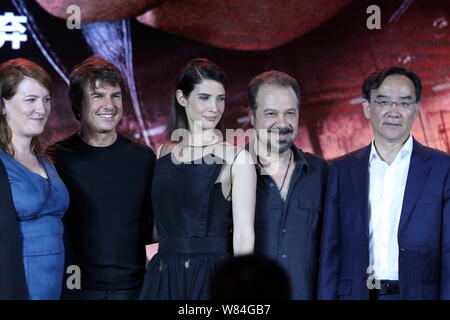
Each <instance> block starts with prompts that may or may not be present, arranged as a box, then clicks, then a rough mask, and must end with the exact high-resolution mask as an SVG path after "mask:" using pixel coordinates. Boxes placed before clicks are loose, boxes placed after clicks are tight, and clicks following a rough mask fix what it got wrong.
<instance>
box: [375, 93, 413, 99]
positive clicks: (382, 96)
mask: <svg viewBox="0 0 450 320" xmlns="http://www.w3.org/2000/svg"><path fill="white" fill-rule="evenodd" d="M377 98H383V99H390V98H391V97H388V96H385V95H382V94H379V95H377ZM400 99H402V100H406V99H409V100H412V98H411V96H404V97H400Z"/></svg>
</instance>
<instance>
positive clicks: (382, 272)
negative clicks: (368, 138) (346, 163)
mask: <svg viewBox="0 0 450 320" xmlns="http://www.w3.org/2000/svg"><path fill="white" fill-rule="evenodd" d="M412 147H413V139H412V136H411V135H410V136H409V138H408V140H407V141H406V142H405V144H404V145H403V147H402V148H401V150H400V151H399V152H398V154H397V156H396V157H395V159H394V161H393V162H392V163H391V164H390V165H389V164H387V163H386V162H384V161H383V160H381V158H380V156H379V155H378V153H377V150H376V148H375V144H374V140H372V147H371V151H370V157H369V250H370V265H371V266H373V271H374V272H375V274H374V275H375V279H380V280H398V242H397V233H398V226H399V222H400V214H401V212H402V205H403V195H404V193H405V186H406V180H407V178H408V170H409V163H410V160H411V152H412Z"/></svg>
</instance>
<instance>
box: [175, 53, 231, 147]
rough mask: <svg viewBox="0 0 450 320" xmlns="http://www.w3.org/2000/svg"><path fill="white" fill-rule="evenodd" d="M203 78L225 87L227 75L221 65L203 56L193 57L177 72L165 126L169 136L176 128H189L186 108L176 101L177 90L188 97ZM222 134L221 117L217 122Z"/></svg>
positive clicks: (223, 131) (223, 130) (223, 132)
mask: <svg viewBox="0 0 450 320" xmlns="http://www.w3.org/2000/svg"><path fill="white" fill-rule="evenodd" d="M203 80H214V81H217V82H219V83H220V84H222V85H223V87H224V89H225V90H226V89H227V77H226V75H225V72H224V71H223V69H222V68H221V67H219V66H218V65H217V64H215V63H214V62H212V61H211V60H208V59H204V58H195V59H192V60H190V61H189V62H188V63H187V64H186V65H185V66H184V67H183V69H182V70H181V72H180V73H179V74H178V77H177V79H176V81H175V88H174V89H175V90H174V92H173V96H174V99H173V106H172V112H171V115H170V122H169V125H168V127H167V135H168V137H169V139H170V136H171V134H172V132H173V131H175V130H176V129H189V124H188V120H187V116H186V109H185V108H184V107H183V106H181V105H180V104H179V103H178V100H177V98H176V92H177V90H181V92H183V95H184V96H185V97H188V96H189V95H190V94H191V92H192V91H193V90H194V87H195V85H197V84H200V83H201V82H202V81H203ZM216 128H217V129H219V130H220V131H221V132H222V134H223V135H225V127H224V125H223V117H222V118H221V119H220V121H219V123H218V124H217V127H216Z"/></svg>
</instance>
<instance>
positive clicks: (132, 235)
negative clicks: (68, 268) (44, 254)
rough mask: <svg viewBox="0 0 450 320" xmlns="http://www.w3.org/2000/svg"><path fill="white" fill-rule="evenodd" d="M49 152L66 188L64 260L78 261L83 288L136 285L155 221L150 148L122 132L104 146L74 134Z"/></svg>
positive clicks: (116, 287)
mask: <svg viewBox="0 0 450 320" xmlns="http://www.w3.org/2000/svg"><path fill="white" fill-rule="evenodd" d="M48 153H49V155H50V157H51V158H52V159H53V160H54V162H55V166H56V169H57V170H58V173H59V175H60V177H61V179H62V180H63V181H64V183H65V184H66V186H67V188H68V190H69V194H70V206H69V209H68V211H67V212H66V214H65V216H64V219H63V220H64V226H65V242H66V251H67V256H66V264H67V265H71V264H72V265H78V266H79V267H80V269H81V288H82V289H88V290H132V289H139V288H140V286H141V285H142V281H143V278H144V274H145V262H146V253H145V245H146V244H148V243H150V242H151V231H152V223H153V214H152V209H151V207H152V206H151V197H150V190H151V181H152V177H153V166H154V162H155V155H154V153H153V151H152V150H151V149H150V148H148V147H146V146H144V145H141V144H138V143H135V142H132V141H131V140H129V139H128V138H126V137H124V136H122V135H120V134H118V137H117V140H116V141H115V142H114V143H113V144H112V145H111V146H108V147H93V146H90V145H88V144H86V143H84V142H83V141H82V140H81V138H80V137H79V136H78V135H77V134H74V135H72V136H70V137H68V138H67V139H65V140H63V141H60V142H58V143H56V144H55V145H53V146H51V147H50V148H49V150H48Z"/></svg>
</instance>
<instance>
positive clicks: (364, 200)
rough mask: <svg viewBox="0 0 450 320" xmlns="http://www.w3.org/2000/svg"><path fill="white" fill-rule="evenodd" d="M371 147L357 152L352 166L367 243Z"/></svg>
mask: <svg viewBox="0 0 450 320" xmlns="http://www.w3.org/2000/svg"><path fill="white" fill-rule="evenodd" d="M370 148H371V145H370V144H369V145H368V146H366V147H364V148H362V149H360V150H358V151H356V152H355V155H354V161H353V164H352V170H351V171H350V172H352V173H353V174H352V180H353V190H352V195H353V196H354V199H355V201H356V209H357V210H358V211H359V213H360V215H361V221H362V224H363V226H364V229H365V234H366V237H367V241H368V240H369V214H368V208H369V204H368V199H369V155H370Z"/></svg>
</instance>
